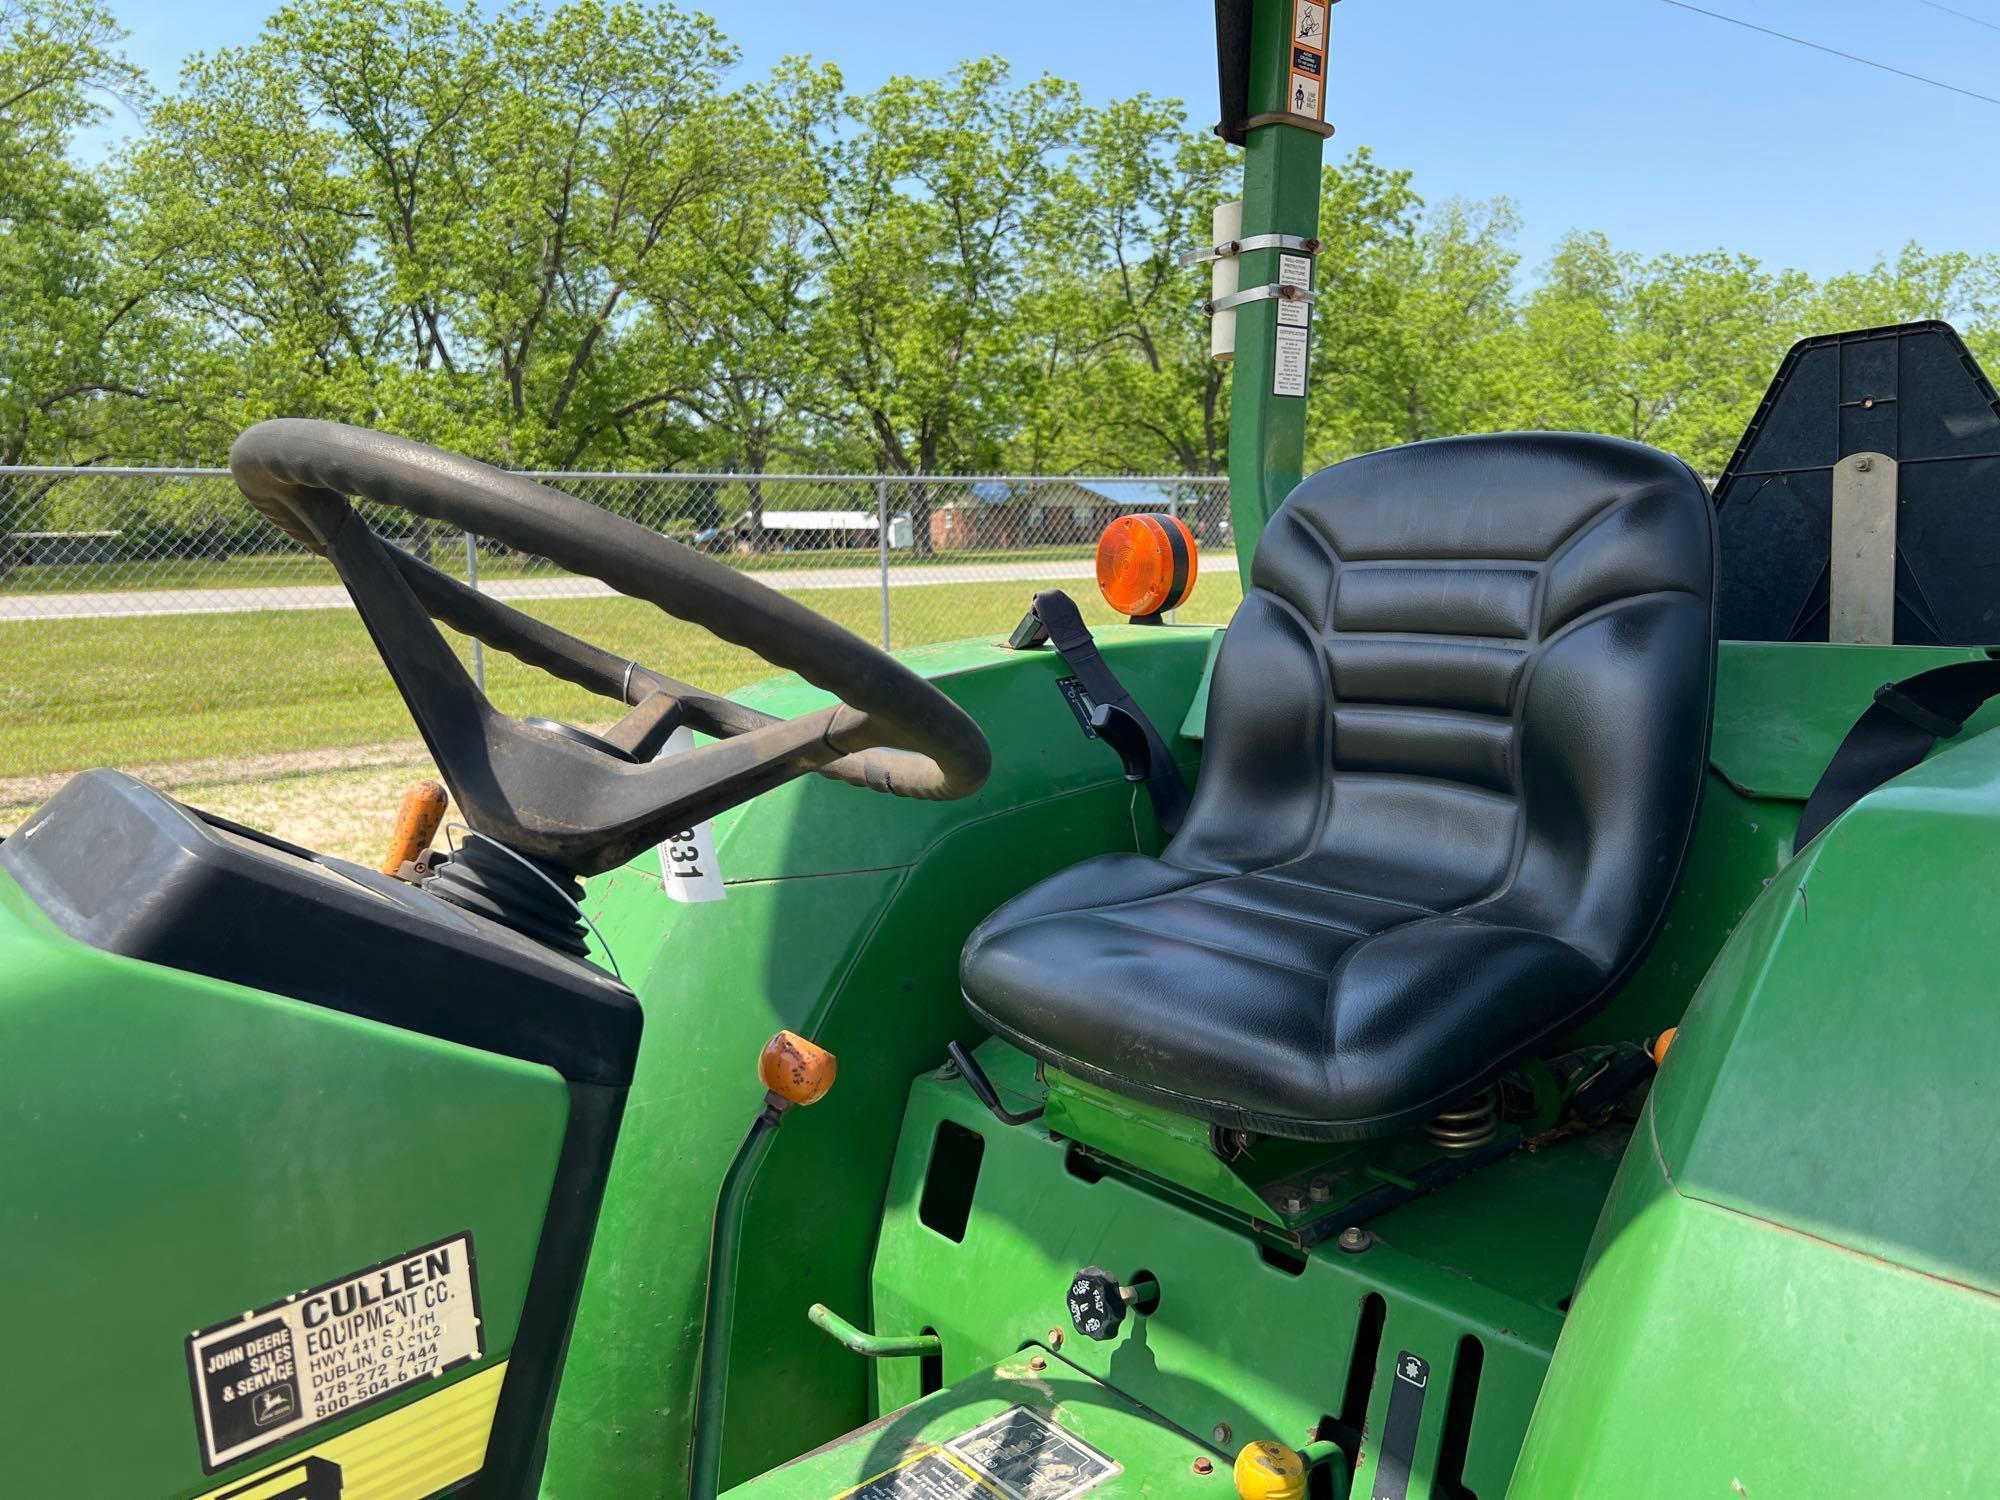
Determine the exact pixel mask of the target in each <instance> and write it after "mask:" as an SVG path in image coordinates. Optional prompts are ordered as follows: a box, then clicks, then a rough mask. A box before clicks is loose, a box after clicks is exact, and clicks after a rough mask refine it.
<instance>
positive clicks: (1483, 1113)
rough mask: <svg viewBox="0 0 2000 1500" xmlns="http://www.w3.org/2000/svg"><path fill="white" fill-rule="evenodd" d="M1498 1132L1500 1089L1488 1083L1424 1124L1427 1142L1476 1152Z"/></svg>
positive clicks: (1456, 1149) (1446, 1149) (1447, 1149)
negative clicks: (1428, 1138) (1428, 1139)
mask: <svg viewBox="0 0 2000 1500" xmlns="http://www.w3.org/2000/svg"><path fill="white" fill-rule="evenodd" d="M1499 1133H1500V1091H1499V1089H1497V1088H1495V1087H1494V1086H1493V1085H1491V1084H1488V1085H1487V1086H1486V1087H1485V1088H1483V1089H1481V1090H1480V1091H1479V1092H1478V1093H1476V1094H1469V1095H1467V1096H1466V1097H1465V1098H1463V1099H1461V1100H1459V1101H1458V1103H1456V1104H1454V1105H1453V1106H1452V1107H1451V1108H1450V1109H1447V1110H1442V1111H1440V1112H1439V1113H1437V1114H1435V1115H1433V1116H1432V1117H1431V1118H1430V1120H1429V1121H1428V1122H1427V1123H1426V1124H1425V1125H1424V1134H1425V1135H1427V1136H1429V1137H1430V1140H1431V1144H1432V1145H1434V1146H1437V1147H1439V1148H1441V1149H1442V1150H1445V1151H1476V1150H1478V1149H1479V1148H1480V1147H1481V1146H1483V1145H1485V1144H1486V1143H1487V1142H1488V1141H1490V1140H1492V1139H1493V1138H1494V1137H1495V1136H1496V1135H1498V1134H1499Z"/></svg>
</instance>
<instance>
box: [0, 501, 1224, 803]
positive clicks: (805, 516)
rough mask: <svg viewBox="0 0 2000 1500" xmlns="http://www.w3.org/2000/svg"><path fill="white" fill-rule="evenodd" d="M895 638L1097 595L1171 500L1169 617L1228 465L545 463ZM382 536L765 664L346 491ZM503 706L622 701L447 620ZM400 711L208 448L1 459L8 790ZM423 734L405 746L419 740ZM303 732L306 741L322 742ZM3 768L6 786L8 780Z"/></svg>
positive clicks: (1211, 540)
mask: <svg viewBox="0 0 2000 1500" xmlns="http://www.w3.org/2000/svg"><path fill="white" fill-rule="evenodd" d="M534 477H536V478H538V479H541V480H542V481H543V482H545V483H548V484H551V485H554V486H555V487H557V488H560V489H563V490H567V491H568V492H569V493H571V494H574V495H577V496H579V497H581V498H582V499H585V500H588V501H590V502H592V503H593V504H596V505H600V506H602V507H604V508H605V509H607V510H611V511H614V512H616V513H618V514H619V515H623V516H627V517H630V518H631V519H632V520H635V521H638V522H640V523H641V524H642V525H645V526H648V527H650V528H652V529H653V530H655V531H659V532H662V533H664V534H666V535H668V536H671V537H673V538H675V539H676V540H678V541H681V542H684V543H686V544H687V545H688V546H691V547H695V548H698V549H700V550H701V551H703V552H706V553H708V554H710V555H712V556H713V557H714V558H715V559H716V560H717V561H718V562H721V563H723V564H725V565H727V566H729V567H733V568H738V569H741V570H743V571H745V572H747V573H750V574H751V575H753V576H755V577H757V578H758V579H760V580H761V581H762V582H764V583H767V584H769V585H770V586H772V587H773V588H777V589H780V590H783V591H784V592H786V593H788V594H792V595H794V596H795V597H797V598H799V599H800V600H801V601H802V602H803V603H805V604H807V605H809V606H810V607H812V608H813V609H816V610H818V611H820V612H821V613H822V614H825V615H828V616H830V617H831V618H833V619H835V620H837V621H839V622H840V623H841V624H843V625H845V626H846V627H847V628H849V629H850V630H853V631H855V632H856V633H857V634H859V635H861V636H863V637H865V638H867V639H870V640H878V641H880V642H881V643H882V644H883V645H885V646H889V647H892V648H901V647H907V646H916V645H922V644H926V643H929V642H936V641H946V640H956V639H961V638H965V637H975V636H993V637H998V636H1002V635H1004V634H1005V633H1006V632H1007V631H1008V630H1010V629H1011V628H1012V626H1013V625H1014V623H1015V622H1016V621H1017V620H1018V619H1019V618H1020V616H1021V614H1022V612H1023V611H1024V610H1025V609H1026V607H1027V604H1028V599H1029V596H1030V595H1031V594H1032V593H1033V592H1034V591H1035V590H1037V589H1042V588H1051V587H1063V588H1067V589H1069V590H1070V592H1071V593H1072V594H1073V595H1074V596H1075V597H1076V598H1077V599H1078V601H1079V602H1080V603H1083V604H1084V605H1085V606H1086V613H1087V614H1088V615H1089V616H1090V617H1091V618H1092V619H1094V620H1108V619H1109V618H1110V616H1109V614H1108V612H1107V611H1106V610H1105V609H1104V608H1103V607H1102V605H1101V603H1100V601H1099V600H1098V598H1097V592H1096V588H1095V586H1094V584H1093V583H1092V582H1091V579H1092V576H1093V569H1092V556H1093V552H1094V548H1095V542H1096V538H1097V534H1098V532H1099V531H1100V530H1101V529H1102V528H1103V526H1104V524H1105V523H1106V522H1107V521H1108V520H1110V519H1111V517H1112V516H1114V515H1116V514H1118V513H1120V512H1122V511H1131V510H1151V511H1162V512H1171V513H1174V514H1177V515H1179V516H1180V517H1181V518H1182V519H1184V520H1185V521H1186V522H1187V523H1188V525H1189V526H1190V527H1191V528H1192V529H1193V531H1194V532H1195V534H1196V536H1197V538H1198V539H1199V541H1200V542H1201V543H1202V545H1203V546H1204V548H1206V549H1208V552H1209V557H1210V562H1211V566H1210V568H1209V569H1208V571H1207V572H1206V573H1205V574H1204V575H1203V577H1202V580H1201V582H1200V584H1199V585H1198V586H1197V589H1196V591H1195V594H1194V596H1193V598H1192V599H1191V600H1190V601H1189V603H1188V605H1187V606H1185V607H1184V608H1183V610H1182V611H1181V618H1182V619H1183V620H1200V621H1215V622H1218V623H1219V622H1221V621H1223V620H1226V619H1227V618H1228V616H1229V614H1230V612H1231V611H1232V610H1233V609H1234V608H1235V605H1236V602H1237V590H1236V578H1235V570H1234V568H1233V566H1231V563H1232V562H1233V559H1232V558H1231V557H1230V553H1229V495H1228V488H1227V481H1225V480H1222V479H1217V478H1179V477H1167V478H1123V477H1121V478H1112V479H1092V478H1043V477H1021V476H993V477H970V478H926V479H907V478H901V477H890V478H878V477H875V476H872V475H868V476H855V475H783V476H779V475H764V476H750V475H740V474H547V475H539V474H538V475H536V476H534ZM362 510H363V513H364V514H365V515H366V516H367V518H368V520H369V521H370V523H371V524H372V525H374V526H375V527H376V529H377V530H378V531H380V532H381V533H382V534H383V535H384V536H386V537H387V538H389V539H390V540H392V541H394V542H396V543H397V544H398V545H400V546H402V547H404V548H406V549H408V550H410V551H412V552H414V553H416V554H417V555H418V556H420V557H424V558H426V559H427V560H428V561H429V562H431V563H432V564H433V565H434V566H436V567H439V568H442V569H445V570H446V571H448V572H450V573H452V574H453V575H454V576H456V577H458V578H460V579H462V580H465V581H468V582H470V583H473V584H474V585H476V586H477V587H478V588H480V589H481V590H483V591H485V592H488V593H491V594H492V595H494V596H495V597H497V598H501V599H504V600H506V601H507V602H508V603H509V604H511V605H514V606H516V607H517V608H520V609H522V610H525V611H527V612H528V613H530V614H533V615H536V616H538V617H540V618H543V619H545V620H547V621H548V622H549V623H551V624H553V625H556V626H559V627H560V628H562V629H564V630H567V631H569V632H571V633H572V634H575V635H579V636H582V637H583V638H584V639H586V640H590V641H594V642H596V643H598V644H600V645H603V646H604V647H606V648H607V649H610V650H613V651H616V652H619V653H621V654H623V655H627V656H630V657H633V658H635V659H636V660H639V661H641V662H644V663H646V664H647V665H649V666H653V667H656V668H658V669H659V670H661V671H664V672H666V673H669V674H670V675H673V676H676V677H679V678H682V679H683V680H686V681H689V682H694V683H698V684H700V685H702V686H704V687H708V688H711V689H714V690H717V691H724V692H726V691H730V690H732V689H734V688H736V687H739V686H741V685H743V684H744V683H746V682H749V681H752V680H754V679H755V678H757V677H761V676H765V675H768V672H769V670H770V669H768V668H766V667H765V666H763V665H762V664H761V663H759V662H758V661H757V660H756V659H755V658H753V657H751V656H749V655H748V653H746V652H743V651H741V650H738V649H737V648H734V647H731V646H729V645H727V644H725V643H722V642H719V641H716V640H714V639H712V638H711V637H709V636H707V635H706V634H705V633H703V632H701V631H699V630H697V629H695V628H694V627H692V626H689V625H685V624H683V623H682V622H680V621H677V620H674V619H672V618H670V617H668V616H666V615H664V614H662V613H661V612H660V611H658V610H657V609H654V608H653V607H652V606H651V605H648V604H642V603H639V602H637V601H634V600H630V599H626V598H623V597H621V596H619V595H617V594H615V593H613V592H612V591H611V590H610V589H609V588H608V587H606V586H605V585H603V584H601V583H598V582H597V581H596V580H594V579H588V578H582V577H578V576H575V575H573V574H569V573H565V572H564V571H562V570H561V569H559V568H556V567H554V566H553V565H552V564H550V563H548V562H547V561H545V560H543V559H541V558H537V557H532V556H527V555H524V554H521V553H517V552H514V551H512V550H511V549H508V548H506V547H504V546H500V545H497V544H494V543H491V542H489V541H487V540H484V539H482V538H477V537H473V536H468V535H466V534H464V533H461V532H457V531H450V530H447V529H446V528H443V527H440V526H437V525H433V524H428V523H424V522H421V521H417V520H414V519H413V518H412V517H410V516H408V515H407V514H405V513H403V512H400V511H391V510H384V509H381V508H379V507H371V506H363V507H362ZM457 644H458V646H459V648H460V649H461V651H462V652H463V653H464V656H465V659H466V661H467V665H468V667H469V668H470V669H471V670H472V671H473V672H474V673H475V674H476V675H478V677H479V678H480V680H481V681H482V683H483V685H484V686H485V688H486V691H487V693H488V696H489V697H491V698H492V699H493V701H494V703H495V704H496V705H497V706H498V707H499V708H501V709H502V710H503V711H505V712H508V713H513V714H522V713H531V712H532V713H541V714H549V715H553V716H555V717H560V718H566V719H569V720H572V721H574V722H577V723H582V724H595V723H603V722H606V721H608V720H609V719H611V718H613V717H615V716H616V712H617V711H616V709H615V707H614V706H613V705H610V704H608V703H606V702H604V701H603V700H601V699H593V698H591V697H589V696H587V695H586V694H584V693H582V692H581V691H580V690H578V689H574V688H571V687H569V686H568V685H566V684H562V683H558V682H555V681H554V680H553V679H550V678H548V677H546V676H543V675H541V674H538V673H536V672H534V671H532V670H530V669H528V668H525V667H522V666H520V665H519V664H518V663H515V662H513V661H512V660H511V659H509V658H506V657H502V656H499V655H498V654H497V653H493V652H487V651H483V650H481V649H480V648H479V647H477V645H476V644H475V643H473V642H470V641H465V640H459V641H457ZM413 733H414V732H413V729H412V727H411V725H410V722H409V718H408V715H407V713H406V712H405V711H404V709H403V707H402V704H401V702H400V700H399V699H398V698H397V697H396V693H395V689H394V688H393V686H392V685H391V684H390V682H389V680H388V677H387V675H386V674H385V673H384V672H383V670H382V667H381V664H380V661H379V659H378V658H377V657H376V655H375V651H374V648H373V646H372V644H371V643H370V642H369V640H368V637H367V634H366V632H365V631H364V630H363V628H362V627H361V624H360V621H359V620H358V618H357V617H356V616H355V613H354V610H353V607H352V605H351V604H350V603H349V601H348V598H347V594H346V591H345V590H344V589H343V588H342V587H341V585H340V582H339V580H338V579H337V578H336V577H335V576H334V573H333V570H332V569H331V568H330V567H329V566H328V565H327V563H326V562H325V561H323V560H322V559H320V558H317V557H314V556H312V555H311V554H310V553H308V552H306V551H305V550H304V549H303V548H301V547H299V546H298V545H297V544H295V543H293V542H292V541H291V540H290V539H289V538H287V537H285V536H284V535H283V534H282V533H280V532H279V531H277V530H276V529H275V528H274V527H272V526H271V525H270V524H269V523H267V522H265V521H264V520H263V519H262V518H261V517H259V516H258V515H257V514H256V513H255V512H253V511H252V510H251V509H250V508H249V507H248V506H247V505H246V504H245V503H244V501H243V498H242V496H241V495H240V494H239V493H238V492H237V490H236V487H235V485H234V484H233V483H232V482H231V480H230V478H229V475H228V473H227V472H226V471H224V470H189V469H104V468H94V469H57V468H20V469H0V809H5V808H7V807H8V806H9V805H10V804H18V803H22V802H26V801H30V800H34V799H35V798H36V797H37V796H38V795H41V794H45V793H46V790H47V785H46V783H47V782H48V781H49V780H50V779H51V778H56V779H59V778H60V776H61V775H63V774H65V773H68V772H71V771H75V770H78V769H81V768H83V767H85V766H96V765H112V766H121V767H137V768H145V769H147V770H149V771H151V770H153V769H155V768H160V767H172V766H176V765H183V766H185V765H199V766H202V767H204V768H206V769H207V770H212V771H213V772H214V773H215V775H216V776H217V777H218V778H220V777H223V776H228V775H236V774H241V775H242V776H244V777H254V776H256V775H258V774H260V768H262V769H264V770H266V771H268V770H269V769H271V768H275V767H284V766H294V765H312V764H324V765H325V766H328V767H334V768H337V767H340V766H344V765H363V764H368V763H370V762H369V757H370V756H371V755H375V754H376V753H377V752H378V750H379V751H380V752H381V753H382V754H383V755H384V756H389V757H393V756H395V755H401V756H403V757H404V758H405V759H407V758H408V757H409V754H410V751H411V742H412V738H413ZM419 753H420V752H419ZM315 757H317V761H315V759H314V758H315ZM10 790H11V791H12V793H13V795H11V796H10V795H9V793H10Z"/></svg>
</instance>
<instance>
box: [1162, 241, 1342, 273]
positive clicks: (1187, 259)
mask: <svg viewBox="0 0 2000 1500" xmlns="http://www.w3.org/2000/svg"><path fill="white" fill-rule="evenodd" d="M1252 250H1296V251H1298V252H1299V253H1300V254H1301V255H1317V254H1319V252H1320V242H1319V241H1318V240H1316V239H1312V238H1310V237H1308V236H1306V235H1302V234H1246V235H1245V236H1244V237H1243V238H1242V239H1240V240H1224V241H1223V242H1222V243H1221V244H1219V245H1211V246H1209V247H1208V249H1206V250H1190V251H1188V253H1187V254H1186V255H1183V256H1182V257H1181V264H1182V265H1184V266H1198V265H1200V264H1201V263H1202V262H1203V261H1205V260H1226V259H1228V258H1229V257H1230V256H1232V255H1247V254H1249V253H1250V252H1251V251H1252Z"/></svg>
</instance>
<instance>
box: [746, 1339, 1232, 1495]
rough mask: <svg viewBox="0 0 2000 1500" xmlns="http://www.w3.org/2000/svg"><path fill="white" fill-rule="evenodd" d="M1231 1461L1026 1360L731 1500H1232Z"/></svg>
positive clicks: (922, 1404) (906, 1410)
mask: <svg viewBox="0 0 2000 1500" xmlns="http://www.w3.org/2000/svg"><path fill="white" fill-rule="evenodd" d="M909 1363H910V1364H911V1365H912V1368H914V1365H915V1362H914V1361H910V1362H909ZM1022 1408H1026V1412H1025V1413H1023V1412H1022V1410H1021V1409H1022ZM1049 1424H1053V1426H1051V1425H1049ZM1058 1429H1059V1430H1058ZM1232 1459H1233V1455H1229V1454H1224V1453H1221V1452H1219V1451H1217V1450H1216V1449H1214V1448H1211V1447H1209V1446H1207V1445H1206V1444H1204V1443H1200V1442H1197V1441H1195V1440H1194V1439H1193V1438H1191V1437H1189V1436H1188V1435H1187V1434H1186V1433H1184V1432H1181V1431H1179V1430H1177V1429H1175V1428H1174V1427H1171V1426H1169V1425H1168V1424H1167V1423H1165V1422H1163V1421H1161V1420H1160V1418H1159V1417H1157V1416H1155V1415H1154V1414H1153V1413H1151V1412H1149V1411H1147V1410H1146V1409H1145V1408H1144V1407H1142V1406H1139V1405H1137V1404H1136V1403H1134V1402H1132V1401H1129V1400H1127V1399H1126V1398H1125V1397H1123V1396H1121V1395H1120V1394H1119V1393H1118V1392H1117V1391H1114V1390H1112V1389H1111V1388H1110V1387H1108V1386H1106V1385H1104V1384H1102V1383H1101V1382H1099V1381H1097V1380H1093V1379H1092V1378H1091V1377H1090V1376H1089V1375H1087V1374H1085V1373H1084V1372H1083V1371H1082V1370H1079V1369H1077V1368H1076V1367H1075V1366H1074V1365H1072V1364H1070V1363H1069V1362H1068V1361H1066V1360H1064V1359H1063V1358H1062V1357H1061V1356H1059V1355H1052V1354H1050V1353H1048V1352H1047V1351H1046V1350H1042V1349H1025V1350H1022V1351H1020V1352H1019V1353H1016V1354H1013V1355H1010V1356H1009V1357H1008V1358H1006V1359H1003V1360H1001V1361H1000V1362H999V1363H998V1364H996V1365H993V1366H990V1367H989V1368H987V1369H984V1370H978V1371H975V1372H974V1373H972V1374H970V1375H967V1376H966V1377H965V1378H964V1379H962V1380H958V1381H956V1382H954V1383H953V1384H951V1385H949V1386H947V1387H946V1388H945V1389H943V1390H941V1391H938V1392H936V1393H935V1394H933V1395H931V1396H927V1397H925V1398H924V1399H923V1400H921V1401H918V1402H917V1403H915V1404H914V1405H912V1406H906V1407H903V1408H902V1409H901V1410H899V1411H895V1412H892V1413H890V1414H889V1415H888V1416H885V1417H883V1418H881V1419H880V1420H878V1421H875V1422H871V1423H870V1424H869V1425H868V1426H866V1427H863V1428H860V1429H859V1430H857V1431H855V1432H851V1433H849V1434H848V1435H847V1436H846V1437H844V1438H841V1439H839V1440H837V1441H836V1442H833V1443H830V1444H828V1445H827V1446H826V1447H824V1448H821V1449H818V1450H816V1451H815V1452H812V1453H808V1454H806V1455H805V1456H803V1457H802V1458H798V1459H795V1460H793V1461H792V1462H791V1463H789V1464H786V1465H785V1466H784V1467H783V1468H779V1469H773V1470H772V1471H771V1472H770V1473H768V1474H764V1475H760V1476H759V1477H758V1478H756V1479H752V1480H750V1481H749V1482H748V1483H745V1484H741V1485H738V1486H737V1487H736V1488H735V1489H733V1490H730V1491H729V1492H728V1494H727V1495H726V1496H725V1497H724V1500H836V1497H840V1496H852V1500H1013V1497H1016V1496H1022V1497H1028V1500H1068V1497H1069V1496H1072V1495H1081V1494H1083V1493H1085V1492H1086V1491H1087V1492H1088V1493H1089V1494H1090V1496H1091V1497H1092V1500H1121V1497H1129V1496H1138V1495H1196V1496H1199V1495H1213V1496H1214V1497H1215V1500H1226V1497H1227V1496H1229V1495H1230V1494H1231V1493H1232V1488H1233V1487H1232V1485H1231V1482H1230V1478H1229V1471H1230V1463H1231V1461H1232ZM996 1479H997V1480H998V1481H1000V1482H999V1483H995V1480H996Z"/></svg>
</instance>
